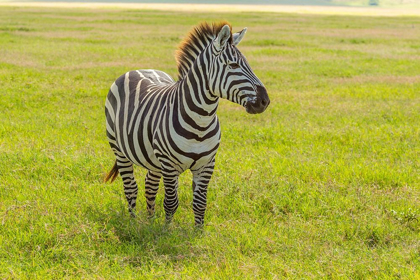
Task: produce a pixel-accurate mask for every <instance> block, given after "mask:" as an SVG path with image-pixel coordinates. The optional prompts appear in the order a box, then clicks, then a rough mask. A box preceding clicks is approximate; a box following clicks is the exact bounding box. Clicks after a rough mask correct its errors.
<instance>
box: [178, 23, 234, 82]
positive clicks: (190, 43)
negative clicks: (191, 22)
mask: <svg viewBox="0 0 420 280" xmlns="http://www.w3.org/2000/svg"><path fill="white" fill-rule="evenodd" d="M225 25H229V27H230V29H231V30H232V26H231V24H230V23H229V22H227V21H220V22H215V23H212V24H208V23H207V22H202V23H200V24H199V25H197V26H195V27H194V28H193V29H192V30H191V31H190V32H189V33H188V34H187V36H185V39H184V40H183V41H182V42H181V44H180V45H179V46H178V50H177V51H176V54H175V59H176V62H177V67H178V78H179V79H182V78H183V77H185V75H186V74H187V73H188V71H189V70H190V68H191V67H192V65H193V64H194V61H195V59H196V58H197V56H198V55H199V54H200V53H201V52H202V51H203V50H204V49H205V48H206V47H207V46H208V45H209V44H210V42H212V41H213V39H214V38H216V36H217V34H219V32H220V30H221V29H222V27H223V26H225ZM230 43H232V31H231V36H230Z"/></svg>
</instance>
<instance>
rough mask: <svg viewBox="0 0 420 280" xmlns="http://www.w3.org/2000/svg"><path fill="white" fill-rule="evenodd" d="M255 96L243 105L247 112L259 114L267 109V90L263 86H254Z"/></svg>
mask: <svg viewBox="0 0 420 280" xmlns="http://www.w3.org/2000/svg"><path fill="white" fill-rule="evenodd" d="M256 93H257V98H256V99H255V100H254V101H253V102H248V103H247V104H246V106H245V108H246V112H247V113H249V114H260V113H262V112H264V111H265V109H267V107H268V105H269V104H270V98H269V97H268V94H267V90H266V89H265V87H263V86H256Z"/></svg>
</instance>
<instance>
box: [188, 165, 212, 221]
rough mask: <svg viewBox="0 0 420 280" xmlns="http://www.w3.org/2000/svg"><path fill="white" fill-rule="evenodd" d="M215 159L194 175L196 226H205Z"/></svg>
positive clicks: (194, 172)
mask: <svg viewBox="0 0 420 280" xmlns="http://www.w3.org/2000/svg"><path fill="white" fill-rule="evenodd" d="M214 164H215V162H214V159H213V160H212V161H211V162H210V163H209V164H208V165H206V166H205V167H203V168H201V169H199V170H196V171H192V173H193V184H192V185H193V211H194V219H195V226H198V227H202V226H203V225H204V214H205V212H206V207H207V186H208V184H209V182H210V179H211V175H212V174H213V170H214Z"/></svg>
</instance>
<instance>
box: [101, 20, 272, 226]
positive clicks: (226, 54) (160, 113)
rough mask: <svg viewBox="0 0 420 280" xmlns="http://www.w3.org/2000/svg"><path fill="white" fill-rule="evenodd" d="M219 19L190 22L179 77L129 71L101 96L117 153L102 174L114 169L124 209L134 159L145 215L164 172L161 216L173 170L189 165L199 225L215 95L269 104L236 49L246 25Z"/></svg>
mask: <svg viewBox="0 0 420 280" xmlns="http://www.w3.org/2000/svg"><path fill="white" fill-rule="evenodd" d="M231 28H232V27H231V25H230V24H229V23H228V22H226V21H222V22H217V23H211V24H209V23H206V22H203V23H201V24H199V25H197V26H195V27H194V28H193V29H192V30H191V31H190V32H189V33H188V35H187V36H186V38H185V39H184V40H183V41H182V42H181V44H180V46H179V48H178V50H177V52H176V60H177V67H178V81H174V80H173V79H172V78H171V77H170V76H169V75H168V74H166V73H164V72H162V71H159V70H136V71H129V72H127V73H125V74H123V75H122V76H120V77H119V78H118V79H117V80H116V81H115V82H114V83H113V84H112V86H111V88H110V90H109V92H108V96H107V98H106V103H105V115H106V135H107V138H108V141H109V144H110V146H111V149H112V151H113V152H114V154H115V157H116V160H115V163H114V166H113V167H112V169H111V171H110V172H109V173H108V174H107V176H106V178H105V181H109V180H111V182H112V181H114V180H115V178H116V177H117V176H118V173H119V174H120V175H121V178H122V181H123V185H124V194H125V197H126V199H127V202H128V208H129V212H130V213H131V215H132V216H135V214H134V212H135V207H136V199H137V192H138V187H137V183H136V181H135V178H134V174H133V165H139V166H142V167H144V168H146V169H147V170H148V171H147V175H146V178H145V196H146V204H147V212H148V216H150V217H153V216H154V214H155V199H156V194H157V192H158V188H159V182H160V180H161V178H163V184H164V189H165V197H164V202H163V204H164V210H165V219H166V222H168V223H169V222H171V220H172V218H173V215H174V213H175V211H176V210H177V208H178V203H179V202H178V194H177V189H178V176H179V175H180V174H181V173H183V172H184V171H186V170H187V169H189V170H190V171H191V172H192V175H193V180H192V189H193V203H192V205H193V211H194V220H195V225H196V226H199V227H200V226H203V224H204V214H205V211H206V205H207V186H208V184H209V182H210V179H211V176H212V174H213V170H214V166H215V155H216V152H217V149H218V147H219V143H220V140H221V130H220V124H219V120H218V118H217V115H216V111H217V107H218V105H219V100H220V98H224V99H228V100H230V101H232V102H235V103H237V104H240V105H242V106H243V107H245V109H246V112H248V113H250V114H258V113H262V112H264V110H265V109H266V108H267V106H268V105H269V103H270V99H269V97H268V95H267V91H266V89H265V87H264V85H263V83H262V82H261V81H260V80H259V79H258V78H257V76H256V75H255V74H254V72H253V71H252V70H251V67H250V66H249V64H248V62H247V60H246V59H245V57H244V56H243V55H242V54H241V52H240V51H239V50H238V49H237V45H238V44H239V42H240V41H241V40H242V38H243V37H244V35H245V33H246V31H247V29H246V28H244V29H243V30H242V31H240V32H237V33H234V34H232V31H231Z"/></svg>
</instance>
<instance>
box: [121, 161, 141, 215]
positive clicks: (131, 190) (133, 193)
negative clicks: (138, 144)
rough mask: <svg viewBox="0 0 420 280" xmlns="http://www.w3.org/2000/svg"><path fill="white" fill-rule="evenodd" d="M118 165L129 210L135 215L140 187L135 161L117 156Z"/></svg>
mask: <svg viewBox="0 0 420 280" xmlns="http://www.w3.org/2000/svg"><path fill="white" fill-rule="evenodd" d="M117 167H118V171H119V173H120V175H121V178H122V180H123V184H124V194H125V198H126V199H127V202H128V210H129V211H130V214H131V216H132V217H135V216H136V215H135V209H136V200H137V192H138V187H137V183H136V180H135V179H134V169H133V163H132V162H131V161H129V160H128V159H127V158H125V157H120V156H117Z"/></svg>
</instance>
